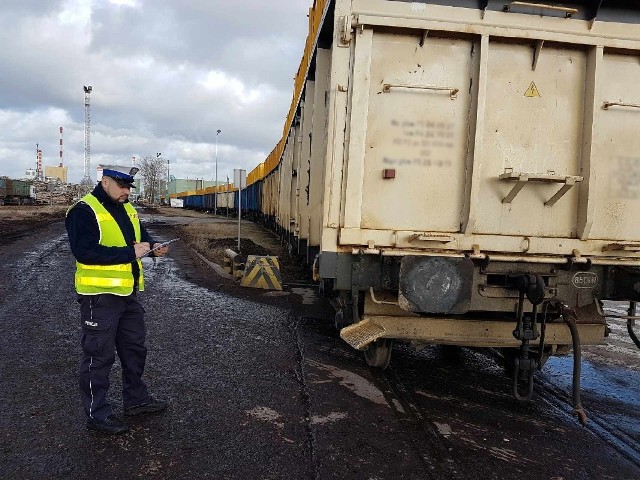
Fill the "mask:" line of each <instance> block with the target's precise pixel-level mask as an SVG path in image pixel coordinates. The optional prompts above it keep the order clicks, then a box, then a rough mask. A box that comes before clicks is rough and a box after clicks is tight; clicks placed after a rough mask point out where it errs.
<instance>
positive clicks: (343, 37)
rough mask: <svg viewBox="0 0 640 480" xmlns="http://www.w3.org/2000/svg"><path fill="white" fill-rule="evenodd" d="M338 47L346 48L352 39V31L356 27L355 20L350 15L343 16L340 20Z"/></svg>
mask: <svg viewBox="0 0 640 480" xmlns="http://www.w3.org/2000/svg"><path fill="white" fill-rule="evenodd" d="M340 23H341V26H340V43H339V44H338V46H339V47H348V46H349V44H350V43H351V40H352V39H353V29H354V28H355V27H356V26H357V19H356V18H355V17H353V16H351V15H345V16H344V17H342V19H341V22H340Z"/></svg>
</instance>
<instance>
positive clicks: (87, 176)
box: [82, 85, 92, 185]
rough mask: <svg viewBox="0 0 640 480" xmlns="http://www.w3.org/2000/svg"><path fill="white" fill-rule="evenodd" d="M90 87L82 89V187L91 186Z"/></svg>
mask: <svg viewBox="0 0 640 480" xmlns="http://www.w3.org/2000/svg"><path fill="white" fill-rule="evenodd" d="M91 90H92V88H91V85H89V86H85V87H84V177H83V178H82V184H83V185H91V183H92V182H91Z"/></svg>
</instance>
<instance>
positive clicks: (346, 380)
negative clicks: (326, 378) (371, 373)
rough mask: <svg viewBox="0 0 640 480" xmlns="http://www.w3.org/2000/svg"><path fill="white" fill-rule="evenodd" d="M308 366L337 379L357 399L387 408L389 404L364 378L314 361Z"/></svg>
mask: <svg viewBox="0 0 640 480" xmlns="http://www.w3.org/2000/svg"><path fill="white" fill-rule="evenodd" d="M309 364H310V365H311V366H312V367H315V368H317V369H318V370H322V371H324V372H327V373H329V375H331V376H332V377H333V378H335V379H339V380H340V382H339V384H340V385H342V386H343V387H346V388H348V389H349V390H351V391H352V392H353V393H355V394H356V395H358V396H359V397H362V398H366V399H367V400H369V401H371V402H373V403H377V404H378V405H384V406H386V407H389V404H388V403H387V400H386V399H385V398H384V395H383V394H382V392H381V391H380V390H379V389H378V388H377V387H376V386H375V385H374V384H373V383H371V382H370V381H369V380H367V379H366V378H364V377H361V376H360V375H358V374H357V373H353V372H349V371H348V370H341V369H339V368H336V367H334V366H332V365H325V364H323V363H319V362H314V361H309Z"/></svg>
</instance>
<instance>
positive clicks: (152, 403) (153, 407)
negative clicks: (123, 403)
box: [124, 398, 167, 417]
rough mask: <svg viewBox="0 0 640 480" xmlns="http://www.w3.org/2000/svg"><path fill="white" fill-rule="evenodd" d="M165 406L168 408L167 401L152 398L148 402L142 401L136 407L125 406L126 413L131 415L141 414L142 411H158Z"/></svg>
mask: <svg viewBox="0 0 640 480" xmlns="http://www.w3.org/2000/svg"><path fill="white" fill-rule="evenodd" d="M165 408H167V402H165V401H163V400H156V399H154V398H152V399H151V400H149V401H148V402H145V403H141V404H140V405H136V406H135V407H129V408H125V409H124V414H125V415H127V416H128V417H130V416H132V415H140V414H141V413H158V412H161V411H163V410H164V409H165Z"/></svg>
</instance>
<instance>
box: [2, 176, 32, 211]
mask: <svg viewBox="0 0 640 480" xmlns="http://www.w3.org/2000/svg"><path fill="white" fill-rule="evenodd" d="M33 201H34V194H33V189H32V183H31V182H30V181H27V180H13V179H11V178H8V177H0V205H30V204H32V203H33Z"/></svg>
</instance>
